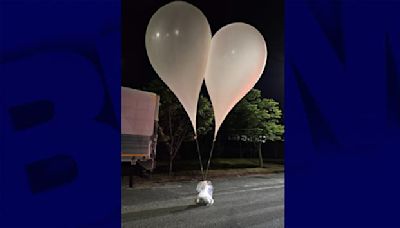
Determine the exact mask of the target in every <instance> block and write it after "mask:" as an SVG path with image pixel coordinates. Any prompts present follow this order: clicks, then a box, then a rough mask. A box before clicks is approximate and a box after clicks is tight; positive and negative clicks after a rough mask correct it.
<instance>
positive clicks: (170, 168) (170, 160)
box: [169, 154, 173, 176]
mask: <svg viewBox="0 0 400 228" xmlns="http://www.w3.org/2000/svg"><path fill="white" fill-rule="evenodd" d="M172 162H173V159H172V155H171V154H170V156H169V175H170V176H172Z"/></svg>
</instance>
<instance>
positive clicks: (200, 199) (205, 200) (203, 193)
mask: <svg viewBox="0 0 400 228" xmlns="http://www.w3.org/2000/svg"><path fill="white" fill-rule="evenodd" d="M196 190H197V192H198V193H199V194H198V195H197V197H196V204H202V205H207V206H210V205H212V204H213V203H214V199H213V191H214V187H213V185H212V183H211V181H200V182H199V183H198V184H197V188H196Z"/></svg>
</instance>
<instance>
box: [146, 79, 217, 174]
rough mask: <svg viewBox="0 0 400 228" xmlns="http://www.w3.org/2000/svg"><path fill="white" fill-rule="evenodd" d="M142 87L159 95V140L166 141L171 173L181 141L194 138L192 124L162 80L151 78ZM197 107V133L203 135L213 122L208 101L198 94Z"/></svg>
mask: <svg viewBox="0 0 400 228" xmlns="http://www.w3.org/2000/svg"><path fill="white" fill-rule="evenodd" d="M144 89H145V90H147V91H151V92H154V93H156V94H158V95H159V96H160V110H159V122H158V123H159V128H158V132H159V141H161V142H164V143H166V145H167V147H168V148H169V174H170V175H172V166H173V161H174V160H175V158H176V156H177V154H178V151H179V148H180V146H181V144H182V142H183V141H191V140H194V132H193V128H192V124H191V122H190V119H189V117H188V115H187V114H186V112H185V110H184V108H183V106H182V105H181V103H180V102H179V100H178V99H177V98H176V96H175V94H174V93H173V92H172V91H171V90H170V89H169V88H168V86H166V85H165V83H164V82H162V81H161V80H159V79H156V80H153V81H151V82H150V83H149V85H148V86H147V87H145V88H144ZM197 109H198V110H197V124H196V125H197V135H198V136H200V135H205V134H207V133H208V132H209V131H210V130H211V128H212V123H213V110H212V106H211V103H210V101H209V100H208V99H207V98H206V97H204V96H203V95H200V98H199V102H198V106H197Z"/></svg>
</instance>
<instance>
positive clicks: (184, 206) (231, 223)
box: [122, 174, 284, 228]
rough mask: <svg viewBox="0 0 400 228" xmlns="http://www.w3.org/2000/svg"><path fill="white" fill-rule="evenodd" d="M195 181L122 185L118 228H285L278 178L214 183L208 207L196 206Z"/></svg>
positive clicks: (236, 178) (281, 190)
mask: <svg viewBox="0 0 400 228" xmlns="http://www.w3.org/2000/svg"><path fill="white" fill-rule="evenodd" d="M196 184H197V183H196V182H193V181H186V182H169V183H164V184H153V185H152V186H143V187H141V186H135V187H134V188H128V187H124V186H123V187H122V223H123V225H122V226H123V227H127V228H129V227H263V228H265V227H273V228H275V227H284V215H283V214H284V206H283V205H284V188H283V186H284V180H283V174H270V175H254V176H246V177H229V178H225V179H223V178H221V179H215V180H213V185H214V189H215V190H214V200H215V203H214V205H212V206H209V207H207V206H196V205H195V204H194V199H195V197H196V190H195V188H196Z"/></svg>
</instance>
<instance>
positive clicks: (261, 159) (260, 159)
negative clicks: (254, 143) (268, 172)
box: [258, 142, 264, 168]
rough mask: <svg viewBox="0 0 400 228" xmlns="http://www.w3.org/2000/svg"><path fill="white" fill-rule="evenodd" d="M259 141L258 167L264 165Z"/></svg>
mask: <svg viewBox="0 0 400 228" xmlns="http://www.w3.org/2000/svg"><path fill="white" fill-rule="evenodd" d="M261 145H262V144H261V142H260V143H258V159H259V162H260V167H261V168H263V167H264V161H263V157H262V151H261Z"/></svg>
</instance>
